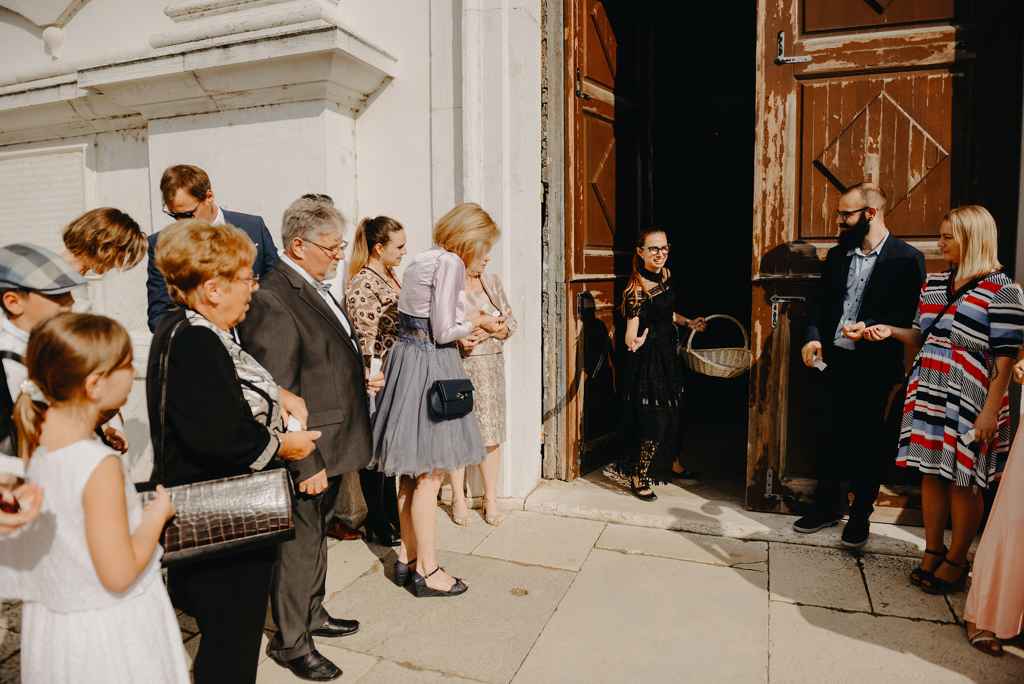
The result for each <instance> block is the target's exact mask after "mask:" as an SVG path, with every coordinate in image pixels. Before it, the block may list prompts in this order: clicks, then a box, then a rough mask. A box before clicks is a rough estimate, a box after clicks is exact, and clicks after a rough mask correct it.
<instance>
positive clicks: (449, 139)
mask: <svg viewBox="0 0 1024 684" xmlns="http://www.w3.org/2000/svg"><path fill="white" fill-rule="evenodd" d="M58 4H59V3H58ZM3 5H4V3H3V2H0V154H3V153H4V152H8V151H11V150H26V149H29V150H31V149H37V148H40V147H46V146H55V145H68V144H78V143H86V144H87V145H88V146H89V149H90V154H89V155H87V159H88V165H89V169H88V170H87V176H88V178H89V184H90V185H89V187H90V190H89V192H88V193H87V196H86V197H85V199H84V204H85V206H84V207H83V209H85V208H91V207H94V206H101V205H113V206H118V207H120V208H122V209H125V210H126V211H128V212H129V213H130V214H132V216H134V217H135V218H136V219H137V220H138V221H139V222H140V224H141V225H142V226H143V228H144V230H146V231H152V230H159V229H160V228H161V227H163V226H164V225H166V224H167V223H168V222H169V219H167V217H166V216H164V215H163V214H162V213H161V200H160V197H159V191H158V188H157V183H158V181H159V177H160V174H161V173H162V171H163V169H164V168H165V167H166V166H168V165H171V164H175V163H195V164H198V165H200V166H202V167H204V168H205V169H206V170H207V171H208V172H209V173H210V176H211V179H212V181H213V186H214V192H215V194H216V196H217V198H218V200H219V202H220V203H221V204H222V206H224V207H227V208H229V209H235V210H239V211H245V212H250V213H256V214H260V215H262V216H263V217H264V219H265V220H266V221H267V225H268V227H269V228H270V230H271V233H272V234H273V235H274V238H275V240H278V241H279V240H280V234H279V227H280V217H281V213H282V211H283V210H284V208H285V207H286V206H287V204H288V203H289V202H291V201H292V200H293V199H295V198H296V197H297V196H298V195H300V194H302V193H304V192H327V193H329V194H331V195H332V196H333V197H334V198H335V200H336V201H337V203H338V205H339V207H340V208H341V209H342V211H343V212H344V213H345V214H346V215H347V216H349V217H350V218H352V219H353V222H354V221H355V220H357V219H358V218H359V217H362V216H367V215H377V214H387V215H390V216H393V217H395V218H397V219H398V220H400V221H401V222H402V223H403V224H404V225H405V226H406V227H407V229H408V232H409V247H410V252H412V253H414V252H416V251H420V250H423V249H426V248H428V247H429V246H430V233H431V226H432V224H433V222H434V220H435V219H436V218H437V217H439V216H440V215H442V214H443V213H445V212H446V211H447V210H448V209H450V208H451V206H452V205H453V204H455V203H456V202H459V201H464V200H467V201H476V202H479V203H481V204H482V205H483V206H484V207H485V208H486V209H487V210H488V211H490V212H491V214H492V215H493V216H494V217H495V219H496V220H497V221H498V223H499V225H500V226H501V228H502V230H503V238H502V240H501V242H500V244H499V245H498V247H497V248H496V250H495V253H494V259H493V261H492V268H493V269H495V270H496V271H497V272H498V273H499V274H500V275H501V276H502V278H503V280H504V282H505V285H506V289H507V290H508V292H509V295H510V298H511V303H512V306H513V308H514V310H515V313H516V316H517V317H518V319H519V322H520V326H521V327H520V333H519V335H517V336H516V337H514V338H513V339H512V340H510V342H509V343H508V344H507V346H506V363H507V371H508V397H509V411H508V416H509V443H508V444H507V446H506V453H505V455H506V458H505V462H504V466H503V468H502V474H501V477H502V481H501V494H502V495H504V496H513V497H523V496H525V495H526V494H528V493H529V491H530V490H531V489H532V488H533V487H534V486H535V485H536V482H537V480H538V479H539V476H540V461H541V454H540V428H541V386H540V377H541V361H540V339H541V334H540V290H541V274H540V269H541V256H540V249H541V239H540V228H541V207H540V203H541V186H540V78H541V74H540V26H539V17H540V2H539V0H532V1H523V0H388V1H387V2H380V1H379V0H344V1H343V2H339V1H338V0H252V1H250V2H245V1H239V0H233V1H232V2H223V0H174V1H171V0H161V1H160V2H156V1H155V0H153V1H151V0H144V1H140V2H131V3H126V2H122V1H119V0H90V2H88V3H85V5H84V6H83V7H82V9H81V10H80V11H79V12H78V13H77V14H75V15H74V16H73V17H71V19H70V21H68V22H67V25H66V26H65V27H64V44H63V48H62V49H61V51H60V56H59V58H58V59H54V58H52V57H51V56H49V55H47V54H46V51H45V49H44V45H43V41H42V35H41V33H42V32H41V29H40V28H39V27H37V26H34V25H33V24H32V23H31V22H29V21H27V20H25V19H23V18H21V17H20V16H18V15H15V14H12V13H11V12H9V11H8V10H5V9H3V8H2V7H3ZM165 7H166V8H168V12H169V14H167V13H165V12H164V9H165ZM139 58H144V59H142V60H141V61H140V60H139ZM128 60H133V61H128ZM121 129H128V130H121ZM40 191H41V192H42V191H45V189H44V188H41V189H40ZM3 210H4V192H3V188H0V211H3ZM70 218H72V217H71V216H68V217H67V219H70ZM60 227H61V226H60V225H52V226H40V228H39V229H40V230H52V231H58V230H59V229H60ZM3 238H4V236H3V235H0V241H2V240H3ZM95 290H96V291H95V292H94V293H92V297H93V299H94V301H95V308H97V309H98V310H102V311H105V312H108V313H110V314H111V315H114V316H116V317H118V318H119V319H120V320H122V321H123V322H124V323H125V324H126V325H127V326H128V327H129V329H130V330H131V331H132V332H133V335H134V336H135V338H136V339H137V342H138V345H137V348H138V349H139V353H140V355H141V354H144V353H145V347H146V341H147V332H146V327H145V270H144V265H143V266H140V267H139V268H138V269H136V270H135V271H133V272H131V273H128V274H118V275H113V276H109V277H108V279H106V280H105V281H104V282H103V284H102V285H101V286H98V287H97V288H95ZM137 365H139V366H140V371H141V370H143V369H142V368H141V366H142V365H143V360H142V359H139V360H138V363H137ZM128 411H129V414H130V415H129V429H130V437H131V438H132V440H133V442H135V443H136V444H140V443H143V442H144V440H145V436H146V427H145V422H144V421H145V403H144V393H143V390H142V387H141V382H140V383H139V387H137V388H136V392H135V393H133V396H132V399H131V401H130V403H129V407H128ZM146 458H147V457H146V456H145V455H144V454H142V453H139V452H136V453H133V459H135V460H140V459H141V462H142V463H143V467H142V469H143V470H144V464H145V462H146Z"/></svg>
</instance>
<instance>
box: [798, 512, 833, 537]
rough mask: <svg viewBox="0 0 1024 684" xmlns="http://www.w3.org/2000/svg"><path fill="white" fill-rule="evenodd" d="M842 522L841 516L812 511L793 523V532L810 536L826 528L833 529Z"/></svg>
mask: <svg viewBox="0 0 1024 684" xmlns="http://www.w3.org/2000/svg"><path fill="white" fill-rule="evenodd" d="M840 520H842V516H841V515H836V514H835V513H825V512H823V511H812V512H810V513H808V514H807V515H805V516H804V517H802V518H800V519H798V520H797V521H796V522H795V523H793V531H794V532H799V533H800V534H811V533H813V532H817V531H818V530H823V529H825V528H826V527H834V526H835V525H838V524H839V521H840Z"/></svg>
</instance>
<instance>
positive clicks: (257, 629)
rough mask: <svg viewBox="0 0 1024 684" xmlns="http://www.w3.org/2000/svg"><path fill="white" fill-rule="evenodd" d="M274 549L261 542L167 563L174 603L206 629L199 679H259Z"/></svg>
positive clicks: (244, 682) (225, 682) (227, 682)
mask: <svg viewBox="0 0 1024 684" xmlns="http://www.w3.org/2000/svg"><path fill="white" fill-rule="evenodd" d="M276 555H277V549H276V546H261V547H257V548H255V549H250V550H246V551H241V552H238V553H232V554H230V555H225V556H223V557H214V558H211V559H208V560H203V561H198V562H195V563H186V564H182V565H180V566H172V567H170V568H169V569H168V585H169V588H170V593H171V596H172V597H173V598H174V600H175V604H176V605H177V606H178V607H179V608H181V609H182V610H184V611H185V612H186V613H188V614H189V615H191V616H192V617H194V618H195V619H196V623H197V624H198V625H199V631H200V633H201V634H202V638H201V640H200V642H199V652H198V653H197V654H196V659H195V663H194V673H195V682H196V684H252V683H253V682H255V681H256V668H257V666H258V665H259V659H260V640H261V638H262V637H263V625H264V622H265V621H266V616H267V599H268V597H269V596H270V576H271V573H272V572H273V568H274V559H275V558H276Z"/></svg>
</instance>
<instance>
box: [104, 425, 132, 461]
mask: <svg viewBox="0 0 1024 684" xmlns="http://www.w3.org/2000/svg"><path fill="white" fill-rule="evenodd" d="M103 438H104V439H106V440H107V444H108V445H109V446H110V448H111V449H114V450H116V451H119V452H121V453H122V454H124V453H127V452H128V438H127V437H125V435H124V433H123V432H121V431H120V430H118V429H117V428H115V427H111V426H109V425H104V426H103Z"/></svg>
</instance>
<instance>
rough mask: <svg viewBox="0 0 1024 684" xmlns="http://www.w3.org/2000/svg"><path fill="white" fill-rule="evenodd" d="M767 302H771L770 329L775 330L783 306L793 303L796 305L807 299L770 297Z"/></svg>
mask: <svg viewBox="0 0 1024 684" xmlns="http://www.w3.org/2000/svg"><path fill="white" fill-rule="evenodd" d="M768 301H769V302H771V305H772V308H771V315H772V327H773V328H777V327H779V315H780V313H781V309H782V305H783V304H793V303H795V302H797V303H798V302H806V301H807V298H806V297H787V296H783V295H772V296H771V297H769V298H768Z"/></svg>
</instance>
